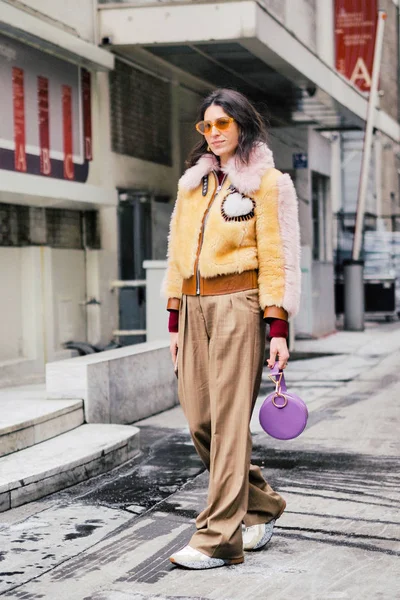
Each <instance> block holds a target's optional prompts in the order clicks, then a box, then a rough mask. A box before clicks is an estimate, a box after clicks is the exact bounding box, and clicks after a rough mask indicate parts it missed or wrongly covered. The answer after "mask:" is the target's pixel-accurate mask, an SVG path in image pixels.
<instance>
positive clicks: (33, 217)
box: [0, 203, 101, 249]
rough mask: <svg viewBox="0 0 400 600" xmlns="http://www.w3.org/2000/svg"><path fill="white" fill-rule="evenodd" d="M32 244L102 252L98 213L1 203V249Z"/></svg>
mask: <svg viewBox="0 0 400 600" xmlns="http://www.w3.org/2000/svg"><path fill="white" fill-rule="evenodd" d="M28 245H31V246H35V245H41V246H46V245H47V246H51V247H53V248H74V249H82V248H84V247H85V248H92V249H98V248H100V247H101V244H100V229H99V214H98V211H95V210H89V211H79V210H66V209H58V208H38V207H35V206H19V205H14V204H1V203H0V246H28Z"/></svg>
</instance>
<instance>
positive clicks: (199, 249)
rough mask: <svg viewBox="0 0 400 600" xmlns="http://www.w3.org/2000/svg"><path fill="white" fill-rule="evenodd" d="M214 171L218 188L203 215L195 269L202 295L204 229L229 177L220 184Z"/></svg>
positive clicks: (197, 291) (197, 287) (197, 284)
mask: <svg viewBox="0 0 400 600" xmlns="http://www.w3.org/2000/svg"><path fill="white" fill-rule="evenodd" d="M213 173H214V177H215V180H216V182H217V188H216V190H215V192H214V195H213V197H212V198H211V200H210V202H209V205H208V207H207V210H206V212H205V214H204V217H203V222H202V225H201V231H200V241H199V247H198V250H197V257H196V269H195V271H196V295H197V296H199V295H200V269H199V261H200V252H201V248H202V246H203V239H204V229H205V226H206V224H207V219H208V215H209V212H210V210H211V207H212V205H213V204H214V201H215V198H216V197H217V196H218V194H219V192H220V191H221V189H222V186H223V185H224V183H225V179H226V177H227V176H226V175H225V176H224V178H223V180H222V182H221V184H219V181H218V177H217V175H216V173H215V171H213Z"/></svg>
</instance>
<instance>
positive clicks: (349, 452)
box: [0, 323, 400, 600]
mask: <svg viewBox="0 0 400 600" xmlns="http://www.w3.org/2000/svg"><path fill="white" fill-rule="evenodd" d="M300 353H301V354H303V355H306V354H309V355H311V354H312V355H314V356H316V355H319V356H317V357H315V358H308V359H306V360H293V361H292V362H291V363H290V364H289V368H288V369H287V372H286V378H287V383H288V386H289V387H290V389H293V390H297V392H298V393H299V395H300V396H301V397H303V398H304V400H305V401H306V402H307V404H308V407H309V410H310V420H309V424H308V426H307V429H306V431H305V432H304V434H303V435H302V436H300V437H299V438H298V439H296V440H292V441H288V442H279V441H277V440H273V439H272V438H269V437H268V436H267V435H266V434H265V433H264V432H262V431H261V430H260V427H259V425H258V422H257V414H258V407H256V410H255V414H254V418H253V421H252V431H253V433H254V452H253V460H254V462H257V463H258V464H260V465H262V467H263V469H264V473H265V475H266V477H267V478H268V480H269V481H270V482H271V484H272V485H273V487H275V488H277V489H278V490H279V491H280V492H281V493H282V495H283V496H284V497H285V499H286V500H287V510H286V511H285V513H284V514H283V516H282V517H281V519H279V521H278V523H277V526H276V528H275V534H274V537H273V538H272V541H271V542H270V544H269V545H268V546H267V548H266V549H265V550H263V551H261V552H258V553H248V554H246V560H245V563H244V564H243V565H238V566H234V567H229V568H226V567H224V568H221V569H215V570H210V571H197V572H196V571H186V570H181V569H178V568H176V567H173V566H172V565H171V564H170V563H169V562H168V556H169V555H170V554H171V553H172V552H173V551H174V550H175V549H178V548H180V547H182V546H183V545H185V543H186V542H187V541H188V539H189V538H190V535H191V533H192V532H193V530H194V525H193V520H194V517H195V515H196V513H197V512H198V511H199V510H200V509H201V508H202V507H203V506H204V504H205V502H206V492H207V474H206V473H204V472H202V467H201V465H200V463H199V461H198V459H197V457H196V455H195V453H194V451H193V447H192V445H191V442H190V439H189V435H188V432H187V427H186V423H185V420H184V418H183V415H182V412H181V410H180V408H179V407H177V408H174V409H172V410H171V411H167V412H164V413H162V414H160V415H157V416H156V417H152V418H150V419H146V420H145V421H142V422H141V423H136V424H135V425H138V426H140V427H141V431H142V435H143V439H147V443H148V450H146V452H145V457H144V458H143V460H142V462H140V461H139V462H135V463H132V464H131V465H130V466H126V467H125V468H123V469H118V470H116V471H114V472H112V473H111V474H108V475H106V476H101V477H99V478H97V479H96V480H94V481H92V482H90V483H86V484H81V485H79V486H76V487H74V488H70V489H69V490H67V491H65V492H63V493H59V494H55V495H53V496H50V497H48V498H46V499H44V500H42V501H40V502H36V503H33V504H30V505H27V506H24V507H21V508H19V509H15V510H13V511H9V512H7V513H3V514H0V535H1V545H0V571H1V573H0V595H4V596H6V597H7V598H14V599H15V600H17V599H22V598H26V599H28V598H29V599H30V600H36V599H39V598H49V599H51V600H53V599H54V598H57V600H64V599H68V600H128V599H129V600H145V599H147V600H149V599H156V598H157V599H158V600H169V599H172V598H179V599H180V600H184V599H192V600H206V599H208V600H246V599H247V598H248V599H250V598H251V599H252V600H258V599H260V600H261V599H262V600H265V599H266V598H268V600H290V598H296V600H330V599H335V600H339V599H340V600H350V599H351V600H365V599H366V598H368V599H371V600H378V599H379V600H396V599H397V598H400V560H399V557H400V516H399V515H400V512H399V508H400V470H399V466H400V460H399V454H400V436H399V430H400V429H399V425H400V406H399V396H400V324H399V323H392V324H377V323H367V328H366V331H365V332H363V333H346V332H339V333H337V334H335V335H332V336H329V337H328V338H326V339H322V340H318V341H298V342H296V352H295V354H298V355H299V354H300ZM294 358H295V357H294ZM270 389H271V385H270V384H268V383H267V373H265V376H264V378H263V384H262V389H261V395H260V398H259V400H258V402H257V405H258V406H259V405H260V404H261V402H262V400H263V396H265V395H266V393H267V390H268V391H269V390H270ZM185 481H186V483H185V484H184V485H182V484H183V482H185ZM139 488H140V489H139Z"/></svg>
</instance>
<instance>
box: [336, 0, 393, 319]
mask: <svg viewBox="0 0 400 600" xmlns="http://www.w3.org/2000/svg"><path fill="white" fill-rule="evenodd" d="M385 20H386V13H385V11H383V10H379V11H378V23H377V30H376V37H375V50H374V63H373V67H372V81H371V89H370V93H369V102H368V111H367V122H366V127H365V136H364V148H363V156H362V163H361V172H360V182H359V186H358V199H357V216H356V227H355V232H354V242H353V253H352V259H351V260H348V261H346V262H345V263H344V265H343V275H344V282H343V283H344V328H345V330H347V331H363V330H364V312H365V306H364V263H363V261H361V260H360V251H361V242H362V233H363V224H364V212H365V198H366V194H367V185H368V170H369V166H370V160H371V145H372V134H373V129H374V116H375V106H376V100H377V96H378V84H379V71H380V66H381V59H382V44H383V32H384V29H385Z"/></svg>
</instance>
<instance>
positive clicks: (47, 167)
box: [37, 76, 51, 175]
mask: <svg viewBox="0 0 400 600" xmlns="http://www.w3.org/2000/svg"><path fill="white" fill-rule="evenodd" d="M37 82H38V83H37V86H38V111H39V144H40V172H41V173H42V174H43V175H51V161H50V125H49V80H48V79H47V78H46V77H40V76H39V77H38V78H37Z"/></svg>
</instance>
